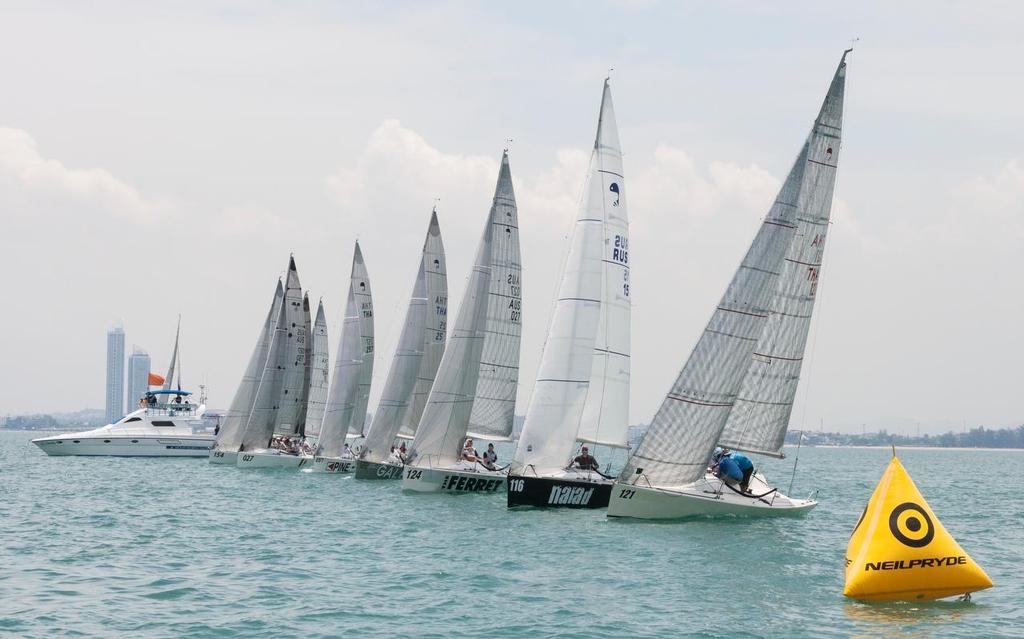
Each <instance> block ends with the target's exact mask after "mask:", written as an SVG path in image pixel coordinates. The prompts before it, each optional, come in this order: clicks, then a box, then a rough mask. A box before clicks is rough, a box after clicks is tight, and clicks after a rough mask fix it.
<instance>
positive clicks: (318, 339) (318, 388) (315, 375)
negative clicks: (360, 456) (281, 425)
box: [306, 300, 330, 437]
mask: <svg viewBox="0 0 1024 639" xmlns="http://www.w3.org/2000/svg"><path fill="white" fill-rule="evenodd" d="M310 351H311V353H312V356H311V364H310V380H309V399H308V400H307V401H306V437H319V436H320V426H321V422H323V419H324V411H325V410H326V408H327V375H328V373H329V371H330V361H329V356H328V347H327V317H326V315H325V314H324V302H323V300H320V304H319V305H318V306H317V309H316V320H315V321H314V323H313V333H312V336H311V344H310Z"/></svg>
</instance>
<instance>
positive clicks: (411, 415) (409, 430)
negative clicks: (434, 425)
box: [398, 210, 448, 439]
mask: <svg viewBox="0 0 1024 639" xmlns="http://www.w3.org/2000/svg"><path fill="white" fill-rule="evenodd" d="M447 272H448V271H447V266H446V263H445V256H444V243H443V242H442V241H441V227H440V226H439V225H438V223H437V211H436V210H435V211H434V212H433V213H431V215H430V227H429V229H428V230H427V239H426V241H425V242H424V243H423V274H424V280H423V282H424V286H425V294H426V298H427V308H426V315H425V318H424V325H423V356H422V357H421V358H420V368H419V372H417V374H416V386H415V387H414V388H413V391H412V400H411V403H410V405H409V410H408V411H407V412H406V413H405V415H404V419H403V420H402V424H401V428H400V429H399V431H398V436H399V437H402V438H405V439H412V437H413V435H414V434H415V433H416V426H417V425H418V424H419V423H420V417H422V416H423V408H424V407H425V406H426V405H427V397H428V396H429V395H430V389H431V387H433V385H434V378H435V377H436V376H437V367H438V366H439V365H440V364H441V356H442V355H444V349H445V339H446V337H447V335H448V275H447Z"/></svg>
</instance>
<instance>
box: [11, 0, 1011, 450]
mask: <svg viewBox="0 0 1024 639" xmlns="http://www.w3.org/2000/svg"><path fill="white" fill-rule="evenodd" d="M773 4H776V5H778V6H772V5H773ZM926 6H927V7H928V9H927V10H926V11H922V3H907V2H862V3H823V2H787V3H762V2H658V1H656V0H648V1H644V0H637V1H625V0H620V1H608V2H555V3H551V2H516V3H482V2H481V3H469V2H465V3H464V2H436V3H435V2H391V3H372V2H365V3H341V2H323V3H320V2H301V3H284V2H281V3H271V2H222V1H210V2H201V3H200V2H196V3H158V2H156V3H128V2H125V3H116V2H109V3H108V2H96V3H70V2H25V3H20V2H5V3H4V4H3V5H2V7H0V83H2V86H3V91H2V92H0V96H2V99H0V264H2V266H3V272H5V273H7V274H8V275H7V278H6V281H7V282H8V286H10V287H11V288H10V289H9V293H8V295H7V296H6V298H5V299H6V300H7V301H6V302H4V304H3V306H2V309H3V312H2V313H0V356H2V357H0V361H2V362H3V365H2V366H0V414H19V413H26V412H47V411H66V410H77V409H80V408H84V407H100V408H101V407H102V406H103V397H104V395H103V390H104V381H105V380H104V375H105V347H106V337H105V333H106V331H107V330H108V329H109V328H110V327H112V326H115V325H119V324H120V325H123V326H124V329H125V332H126V335H127V345H128V350H129V351H130V350H131V349H132V347H133V345H137V346H138V347H140V348H143V349H145V350H147V351H148V352H149V353H150V354H151V356H152V357H153V365H154V369H155V370H157V371H160V370H162V369H164V368H165V367H166V366H167V363H168V359H169V357H170V351H171V347H172V342H173V336H174V326H175V322H176V321H177V317H178V315H179V314H180V315H181V317H182V358H183V362H182V364H183V370H184V375H185V383H186V385H191V386H193V387H194V386H196V385H197V384H199V383H205V384H206V385H207V387H208V392H209V396H210V404H211V405H212V406H215V407H220V408H226V407H227V406H228V405H229V404H230V401H231V397H232V395H233V394H234V391H235V388H236V386H237V384H238V382H239V379H240V377H241V374H242V371H243V369H244V367H245V364H246V362H247V360H248V357H249V353H250V352H251V350H252V348H253V345H254V343H255V340H256V337H257V334H258V332H259V330H260V327H261V324H262V321H263V318H264V317H265V314H266V310H267V307H268V305H269V303H270V300H271V297H272V295H273V290H274V286H275V283H276V280H277V278H278V276H280V275H282V274H283V272H284V270H285V268H286V266H287V261H288V255H289V253H294V255H295V260H296V263H297V266H298V270H299V275H300V277H301V280H302V283H303V285H304V287H306V288H308V290H309V292H310V295H311V298H312V299H314V300H315V299H317V298H321V297H322V298H323V301H324V304H325V307H326V311H327V316H328V318H329V321H330V326H329V330H330V331H331V336H330V337H331V343H332V347H331V349H332V353H333V350H334V345H335V344H336V342H337V338H338V332H339V331H338V329H339V327H340V320H341V313H342V306H343V304H344V299H345V295H346V292H347V291H346V288H345V287H346V286H347V282H348V272H349V268H350V264H351V256H352V249H353V243H354V242H355V240H356V239H358V240H359V241H360V244H361V246H362V248H363V252H364V255H365V258H366V262H367V266H368V268H369V273H370V278H371V282H372V287H373V291H374V305H375V310H376V336H377V362H376V365H375V368H374V387H373V391H372V395H371V408H372V407H373V406H374V405H375V404H376V401H377V398H378V397H379V394H380V391H381V387H382V385H383V381H384V379H385V377H386V375H387V369H388V366H389V364H390V359H391V354H392V353H393V350H394V347H395V343H396V341H397V338H398V333H399V330H400V328H401V321H402V316H403V314H404V311H405V305H406V303H407V301H408V297H409V295H410V292H411V288H412V284H413V280H414V277H415V270H416V265H417V260H418V259H419V251H420V248H421V245H422V239H423V234H424V232H425V230H426V226H427V223H428V220H429V215H430V210H431V207H432V206H433V205H434V203H435V201H436V202H437V207H438V215H439V219H440V224H441V231H442V235H443V237H444V242H445V247H446V250H447V256H448V275H449V287H450V289H451V295H450V306H451V308H452V309H455V308H456V307H457V305H458V303H459V300H460V299H461V297H462V290H463V287H464V283H465V278H466V275H467V273H468V270H469V268H470V265H471V261H472V257H473V253H474V251H475V246H476V243H477V241H478V240H479V237H480V233H481V231H482V229H483V224H484V220H485V218H486V215H487V213H488V209H489V206H490V198H491V195H492V193H493V189H494V181H495V178H496V174H497V168H498V163H499V160H500V157H501V151H502V149H503V148H504V147H505V146H506V144H508V145H509V148H510V159H511V167H512V173H513V177H514V183H515V188H516V196H517V201H518V206H519V217H520V227H521V240H522V254H523V322H524V337H523V344H522V367H521V378H520V391H519V400H518V408H517V412H519V413H520V414H521V413H524V412H525V410H526V406H527V403H528V401H529V396H530V392H531V389H532V387H533V379H534V377H535V375H536V370H537V365H538V360H539V357H540V351H541V348H542V345H543V340H544V333H545V330H546V327H547V323H548V319H549V315H550V312H551V310H552V298H553V295H554V293H555V284H556V281H557V279H558V271H559V267H560V264H561V257H562V254H563V252H564V250H565V235H566V233H567V232H568V230H569V229H570V227H571V221H572V219H573V217H574V215H575V210H576V206H577V203H578V201H579V195H580V190H581V188H582V183H583V179H584V172H585V168H586V163H587V159H588V156H589V150H590V147H591V145H592V143H593V136H594V130H595V127H596V118H597V110H598V106H599V101H600V91H601V86H602V82H603V80H604V78H605V76H606V75H608V73H609V69H614V71H612V72H611V85H612V92H613V95H614V100H615V108H616V115H617V118H618V125H619V131H620V136H621V139H622V145H623V148H624V151H625V158H624V162H625V174H626V178H625V182H626V184H627V185H628V186H627V188H628V189H629V199H628V203H629V215H630V218H631V228H630V234H631V251H630V253H631V271H632V272H631V281H632V287H631V293H632V299H633V316H632V318H633V320H632V321H633V344H632V348H633V358H632V396H631V407H630V415H631V420H632V421H633V422H634V423H640V422H645V421H647V420H648V419H649V418H650V416H651V415H652V414H653V413H654V411H655V410H656V409H657V407H658V405H659V403H660V402H661V399H662V397H663V396H664V393H665V392H666V391H667V390H668V388H669V386H670V385H671V383H672V381H673V380H674V378H675V376H676V374H677V373H678V371H679V369H680V368H681V367H682V365H683V363H684V362H685V360H686V358H687V356H688V355H689V351H690V349H691V348H692V347H693V344H694V343H695V341H696V339H697V337H698V335H699V334H700V332H701V330H703V327H704V325H705V323H706V322H707V320H708V318H709V317H710V314H711V311H712V310H713V308H714V306H715V304H716V303H717V301H718V299H719V297H720V296H721V294H722V292H723V291H724V288H725V286H726V284H727V283H728V281H729V279H730V278H731V277H732V274H733V272H734V270H735V268H736V266H737V264H738V263H739V260H740V258H741V257H742V255H743V252H744V251H745V249H746V247H747V245H748V244H749V242H750V240H751V238H752V237H753V235H754V233H755V232H756V230H757V227H758V224H759V220H760V218H762V217H763V215H764V214H765V212H766V211H767V210H768V207H769V205H770V204H771V202H772V200H773V199H774V196H775V193H776V191H777V189H778V186H779V184H780V180H781V178H782V177H783V176H784V174H785V172H786V171H787V170H788V168H789V165H790V164H791V162H792V160H793V158H794V157H795V155H796V153H797V151H798V150H799V147H800V145H801V143H802V141H803V139H804V138H805V136H806V134H807V132H808V130H809V128H810V125H811V123H812V121H813V119H814V116H815V115H816V113H817V110H818V107H819V105H820V103H821V99H822V97H823V95H824V92H825V89H826V88H827V86H828V83H829V80H830V79H831V77H832V74H833V72H834V71H835V67H836V64H837V63H838V60H839V57H840V55H841V53H842V51H843V49H845V48H847V47H848V46H850V42H851V40H852V39H853V38H860V39H859V41H858V42H857V43H856V46H855V50H854V52H853V53H852V54H851V55H850V57H849V60H848V62H849V68H848V77H847V86H846V107H845V123H844V134H843V135H844V140H843V146H842V153H841V157H840V168H839V175H838V182H837V187H836V197H835V204H834V207H833V224H832V227H831V229H830V231H829V239H828V242H829V245H828V247H827V251H826V257H825V266H824V269H823V272H822V275H821V281H820V288H819V291H820V294H819V300H818V306H817V308H816V311H815V313H816V316H815V321H814V325H813V328H812V332H811V337H810V342H809V345H808V358H807V360H806V364H805V367H804V372H803V379H802V381H801V386H800V390H799V393H798V400H797V406H796V408H795V410H794V413H793V419H792V422H791V424H792V425H791V428H802V427H805V428H809V429H817V428H820V427H824V428H825V429H826V430H842V431H858V432H859V431H860V430H861V429H864V428H866V429H868V430H875V429H878V428H887V429H889V430H890V431H904V432H912V431H913V430H914V429H916V427H917V425H918V424H920V425H921V428H922V430H923V431H924V432H930V431H934V432H940V431H945V430H948V429H950V428H955V429H959V428H961V427H962V425H963V424H965V423H966V424H968V425H969V426H973V425H978V424H984V425H986V426H1010V425H1017V424H1020V423H1022V422H1024V393H1022V392H1021V390H1022V389H1021V383H1022V376H1021V373H1020V370H1021V368H1020V367H1021V362H1022V361H1024V337H1022V334H1024V331H1022V330H1021V327H1022V326H1024V262H1022V257H1024V108H1022V107H1024V71H1022V68H1021V65H1020V61H1021V60H1024V39H1021V37H1020V33H1022V32H1024V6H1021V5H1020V4H1018V3H1013V2H977V3H938V4H935V3H929V4H927V5H926ZM506 140H511V142H506ZM22 302H24V303H22Z"/></svg>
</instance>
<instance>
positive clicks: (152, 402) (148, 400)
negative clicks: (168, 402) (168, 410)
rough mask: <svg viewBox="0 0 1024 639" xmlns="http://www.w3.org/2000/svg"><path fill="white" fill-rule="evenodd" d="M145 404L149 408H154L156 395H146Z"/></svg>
mask: <svg viewBox="0 0 1024 639" xmlns="http://www.w3.org/2000/svg"><path fill="white" fill-rule="evenodd" d="M146 403H147V404H149V405H150V406H156V395H154V394H153V393H146Z"/></svg>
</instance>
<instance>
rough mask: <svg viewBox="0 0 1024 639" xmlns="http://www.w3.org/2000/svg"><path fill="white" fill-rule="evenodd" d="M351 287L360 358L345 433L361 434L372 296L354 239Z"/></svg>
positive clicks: (368, 378)
mask: <svg viewBox="0 0 1024 639" xmlns="http://www.w3.org/2000/svg"><path fill="white" fill-rule="evenodd" d="M352 290H353V292H354V293H353V294H354V295H355V300H356V307H357V308H358V310H359V335H360V343H361V346H362V356H361V359H362V362H361V364H360V366H359V388H358V390H357V392H356V400H355V402H356V403H355V407H354V408H353V412H352V421H351V422H350V424H349V428H348V432H349V435H357V436H359V435H363V430H364V428H365V426H366V407H367V405H368V404H369V402H370V383H371V382H372V381H373V350H374V345H373V296H372V295H371V294H370V277H369V274H368V273H367V271H366V262H365V261H364V260H363V251H362V249H360V248H359V241H358V240H357V241H356V250H355V255H354V256H353V258H352Z"/></svg>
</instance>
